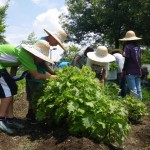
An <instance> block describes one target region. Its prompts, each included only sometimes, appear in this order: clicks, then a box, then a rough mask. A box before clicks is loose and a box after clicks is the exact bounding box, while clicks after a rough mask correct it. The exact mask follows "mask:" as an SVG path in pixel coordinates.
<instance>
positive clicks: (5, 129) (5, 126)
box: [0, 119, 15, 134]
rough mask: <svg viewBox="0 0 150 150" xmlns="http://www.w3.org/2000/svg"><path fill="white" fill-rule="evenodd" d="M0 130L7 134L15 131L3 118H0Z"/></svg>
mask: <svg viewBox="0 0 150 150" xmlns="http://www.w3.org/2000/svg"><path fill="white" fill-rule="evenodd" d="M0 130H1V131H3V132H5V133H7V134H14V133H15V131H14V130H13V129H11V128H10V127H9V126H8V124H7V121H6V120H5V119H4V120H0Z"/></svg>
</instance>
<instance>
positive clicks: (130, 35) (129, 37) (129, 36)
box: [119, 30, 142, 41]
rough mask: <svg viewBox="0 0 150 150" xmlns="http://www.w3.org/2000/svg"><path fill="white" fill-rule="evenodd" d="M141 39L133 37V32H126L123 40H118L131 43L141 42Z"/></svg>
mask: <svg viewBox="0 0 150 150" xmlns="http://www.w3.org/2000/svg"><path fill="white" fill-rule="evenodd" d="M141 39H142V38H139V37H137V36H136V35H135V32H134V31H131V30H130V31H128V32H127V33H126V35H125V37H124V38H122V39H119V40H120V41H133V40H141Z"/></svg>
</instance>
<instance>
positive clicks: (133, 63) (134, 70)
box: [119, 30, 142, 100]
mask: <svg viewBox="0 0 150 150" xmlns="http://www.w3.org/2000/svg"><path fill="white" fill-rule="evenodd" d="M119 40H120V41H123V42H125V43H124V47H123V56H124V57H125V63H124V67H123V73H122V76H124V75H125V78H126V81H127V85H128V87H129V90H130V94H131V95H133V96H135V97H136V98H138V99H139V100H142V89H141V75H142V71H141V54H142V50H141V48H140V46H139V44H138V41H139V40H141V38H139V37H137V36H136V35H135V32H134V31H131V30H129V31H127V32H126V35H125V37H124V38H122V39H119Z"/></svg>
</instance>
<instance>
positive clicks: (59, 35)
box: [44, 29, 67, 50]
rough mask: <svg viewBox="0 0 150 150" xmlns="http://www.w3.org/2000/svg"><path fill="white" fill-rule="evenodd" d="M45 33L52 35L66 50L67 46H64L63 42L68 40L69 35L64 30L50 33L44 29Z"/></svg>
mask: <svg viewBox="0 0 150 150" xmlns="http://www.w3.org/2000/svg"><path fill="white" fill-rule="evenodd" d="M44 31H45V32H46V33H47V34H48V35H51V36H53V37H54V38H55V40H56V41H57V42H58V43H59V46H60V47H61V48H62V49H63V50H66V48H65V46H64V45H63V42H64V41H65V40H66V38H67V34H66V32H65V31H64V30H63V29H59V30H58V31H56V32H50V31H47V30H46V29H44Z"/></svg>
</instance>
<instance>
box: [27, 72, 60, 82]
mask: <svg viewBox="0 0 150 150" xmlns="http://www.w3.org/2000/svg"><path fill="white" fill-rule="evenodd" d="M29 73H30V74H31V76H32V77H34V78H35V79H38V80H45V79H48V78H57V75H50V74H41V73H39V72H37V71H29Z"/></svg>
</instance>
